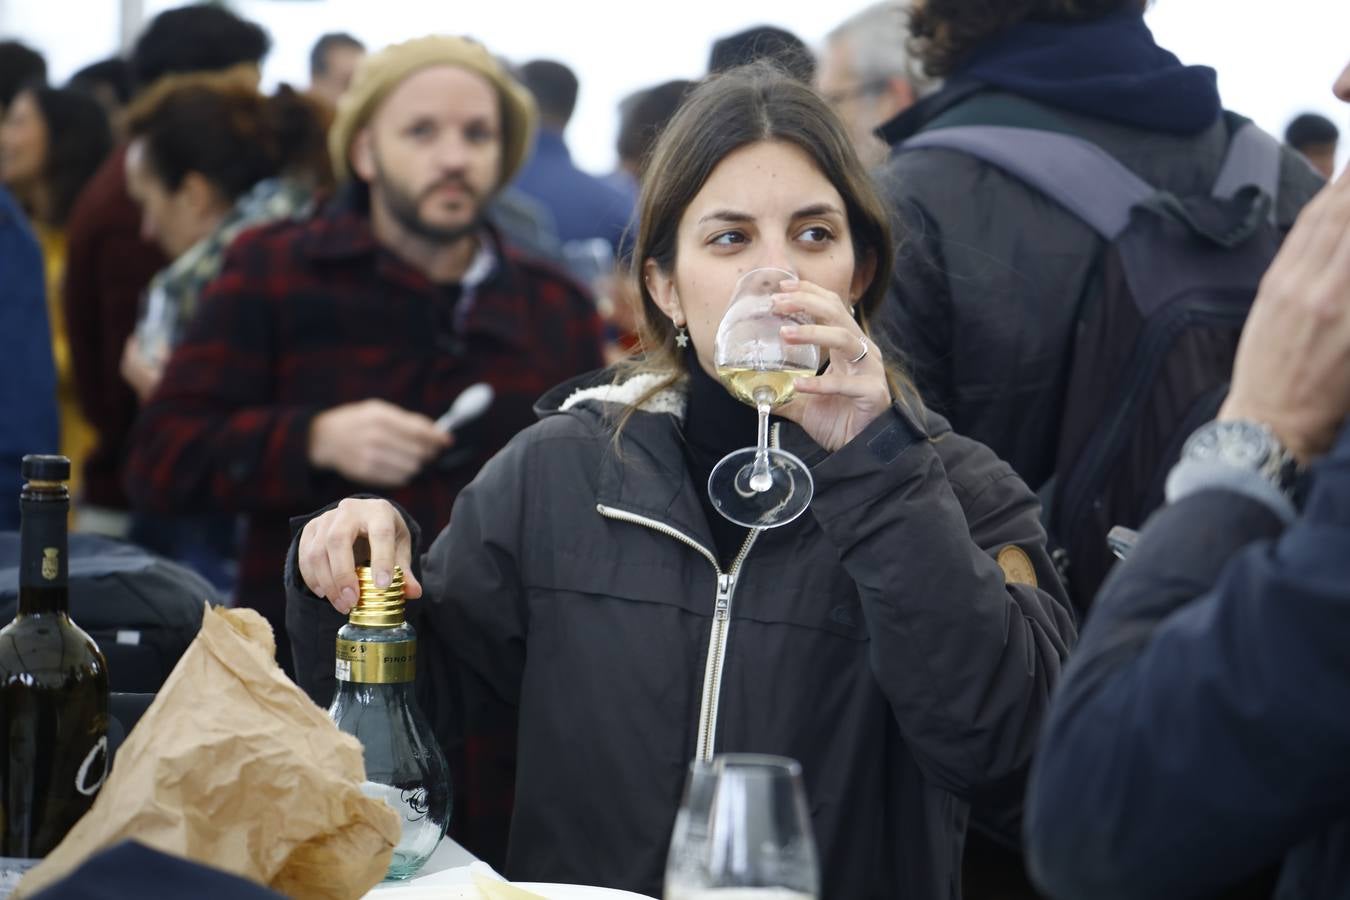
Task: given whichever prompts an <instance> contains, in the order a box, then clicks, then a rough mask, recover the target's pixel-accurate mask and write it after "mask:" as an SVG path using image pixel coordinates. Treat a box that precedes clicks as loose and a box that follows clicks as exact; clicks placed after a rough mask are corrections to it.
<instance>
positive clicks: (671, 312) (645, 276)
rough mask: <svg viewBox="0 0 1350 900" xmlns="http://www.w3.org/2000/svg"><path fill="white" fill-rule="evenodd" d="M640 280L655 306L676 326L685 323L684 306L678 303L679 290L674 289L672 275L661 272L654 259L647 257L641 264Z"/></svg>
mask: <svg viewBox="0 0 1350 900" xmlns="http://www.w3.org/2000/svg"><path fill="white" fill-rule="evenodd" d="M642 282H643V284H645V285H646V286H647V293H649V294H651V295H652V299H653V300H655V301H656V305H657V307H658V308H659V309H660V310H661V312H663V313H665V314H666V316H667V317H668V318H669V319H670V321H672V322H674V323H675V327H676V328H678V327H680V326H681V325H683V324H685V318H684V307H683V306H682V305H681V304H680V292H679V291H678V290H676V289H675V276H674V275H667V274H666V273H665V272H662V271H661V267H660V266H659V265H657V264H656V260H654V259H649V260H647V261H646V262H644V263H643V264H642Z"/></svg>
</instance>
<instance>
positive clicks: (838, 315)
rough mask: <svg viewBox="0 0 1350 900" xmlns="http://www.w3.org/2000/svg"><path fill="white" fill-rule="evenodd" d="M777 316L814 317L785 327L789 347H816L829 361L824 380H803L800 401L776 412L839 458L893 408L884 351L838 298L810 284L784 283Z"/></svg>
mask: <svg viewBox="0 0 1350 900" xmlns="http://www.w3.org/2000/svg"><path fill="white" fill-rule="evenodd" d="M774 312H775V313H779V314H781V315H792V314H795V313H804V314H805V315H807V316H810V317H811V319H812V320H814V324H812V325H788V326H784V327H783V330H782V334H783V341H784V342H785V343H788V344H815V345H816V346H818V347H820V350H821V352H822V353H825V354H828V357H829V366H828V367H827V368H826V369H825V371H824V373H823V374H821V375H817V376H816V377H814V378H798V379H797V396H796V397H794V398H793V399H792V400H791V401H790V402H788V403H786V404H784V405H783V406H781V407H779V408H778V409H777V410H776V412H777V414H778V415H780V416H782V417H783V418H785V419H790V420H791V421H793V422H796V423H797V424H798V425H800V426H801V427H802V429H803V430H804V431H805V432H806V433H807V434H809V435H810V436H811V439H812V440H814V441H815V442H816V443H817V444H819V445H820V446H822V447H824V448H825V449H826V450H829V451H830V452H831V453H833V452H834V451H836V450H838V449H839V448H840V447H842V446H844V445H845V444H847V443H848V442H849V441H851V440H853V439H854V438H855V437H857V436H858V435H859V434H861V433H862V431H863V429H865V428H866V427H867V426H868V425H869V424H871V422H872V420H873V419H875V418H876V417H877V416H879V415H881V414H882V413H883V412H885V411H886V410H887V408H889V407H890V405H891V389H890V385H889V384H888V383H887V381H886V367H885V365H884V364H883V362H882V359H881V351H880V350H879V349H878V348H877V346H876V344H874V343H872V341H871V340H869V339H868V338H867V337H866V336H864V335H863V332H862V328H861V326H859V325H858V323H857V322H856V321H854V319H853V316H852V313H851V311H850V309H849V306H848V304H847V303H845V302H844V301H843V300H842V299H841V298H840V297H839V295H838V294H835V293H833V292H832V291H827V290H825V289H824V288H823V287H820V286H819V285H817V284H812V283H811V282H809V281H797V282H793V281H784V282H783V283H782V285H781V288H780V292H779V293H778V294H775V295H774ZM864 350H866V352H865V353H864ZM860 354H861V356H862V358H861V359H859V358H858V357H859V355H860Z"/></svg>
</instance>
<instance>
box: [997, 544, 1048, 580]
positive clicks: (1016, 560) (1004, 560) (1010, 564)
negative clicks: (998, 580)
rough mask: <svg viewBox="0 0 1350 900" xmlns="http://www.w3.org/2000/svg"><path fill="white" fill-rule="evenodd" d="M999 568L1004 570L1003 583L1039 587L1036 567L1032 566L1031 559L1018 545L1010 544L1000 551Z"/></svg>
mask: <svg viewBox="0 0 1350 900" xmlns="http://www.w3.org/2000/svg"><path fill="white" fill-rule="evenodd" d="M997 559H998V567H999V568H1000V569H1002V570H1003V581H1004V583H1005V584H1027V585H1031V586H1032V587H1037V586H1038V582H1037V581H1036V567H1035V566H1033V565H1032V564H1031V557H1030V556H1027V552H1026V551H1025V550H1023V549H1022V548H1021V547H1018V546H1017V545H1016V544H1009V545H1008V546H1006V547H1004V548H1003V549H1002V550H1000V551H998V557H997Z"/></svg>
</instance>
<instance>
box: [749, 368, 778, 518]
mask: <svg viewBox="0 0 1350 900" xmlns="http://www.w3.org/2000/svg"><path fill="white" fill-rule="evenodd" d="M755 401H756V402H755V408H756V409H757V410H759V439H758V441H757V442H756V445H755V462H754V468H753V469H751V471H750V488H751V490H753V491H756V492H757V493H760V494H762V493H764V492H765V491H767V490H768V489H769V488H771V487H773V475H771V474H770V473H769V404H768V403H767V402H766V400H765V398H763V397H761V396H760V395H759V392H756V394H755Z"/></svg>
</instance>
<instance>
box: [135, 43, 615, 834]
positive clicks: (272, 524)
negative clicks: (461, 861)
mask: <svg viewBox="0 0 1350 900" xmlns="http://www.w3.org/2000/svg"><path fill="white" fill-rule="evenodd" d="M535 118H536V115H535V108H534V104H533V101H532V100H531V99H530V96H529V94H528V93H527V92H526V91H525V89H524V88H523V87H521V86H520V85H519V84H518V83H517V82H516V81H515V80H513V79H512V78H511V76H510V75H509V74H508V73H507V72H506V71H505V70H504V69H503V68H502V67H501V66H500V65H499V64H498V62H497V61H496V59H495V58H494V57H493V56H492V54H491V53H489V52H488V51H487V49H485V48H484V47H483V46H481V45H480V44H477V43H475V42H473V41H470V40H466V39H464V38H457V37H424V38H419V39H416V40H411V41H407V42H405V43H402V44H397V45H394V46H391V47H389V48H387V49H385V50H383V51H381V52H379V53H376V54H373V55H372V56H369V57H367V58H366V59H365V60H364V61H363V62H362V64H361V65H360V67H359V68H358V69H357V72H356V75H355V77H354V79H353V82H352V85H351V88H350V90H349V91H348V92H347V93H346V94H345V95H344V96H343V98H342V100H341V102H340V104H339V106H338V110H337V116H336V118H335V120H334V122H333V125H332V128H331V131H330V135H329V138H330V139H329V149H330V152H331V154H332V162H333V165H334V167H335V170H336V172H337V176H338V180H339V182H340V189H339V192H338V195H337V197H336V198H335V200H334V201H333V202H332V203H330V204H329V205H328V207H326V208H325V209H324V210H323V211H322V212H320V213H319V214H317V215H316V216H315V217H314V218H313V219H312V220H310V221H307V222H300V223H296V222H288V223H280V224H275V225H270V226H267V227H264V228H261V229H258V230H256V231H252V232H246V233H245V234H244V235H243V236H241V237H240V238H239V239H237V240H236V242H235V243H234V245H233V246H232V247H231V249H230V251H229V254H228V256H227V257H226V261H225V265H224V268H223V270H222V272H221V274H220V277H219V278H218V279H217V280H216V281H215V282H214V283H213V284H212V286H211V287H209V288H208V289H207V290H206V292H205V293H204V295H203V297H202V300H201V306H200V309H199V311H198V313H197V316H196V318H195V319H194V320H193V322H192V324H191V326H190V327H189V330H188V333H187V335H186V337H185V339H184V341H183V343H182V344H181V345H180V346H179V348H178V349H177V350H176V352H175V353H174V354H173V356H172V358H171V359H170V361H169V363H168V366H167V369H166V372H165V376H164V379H163V381H162V383H161V385H160V387H159V389H158V391H157V392H156V393H155V394H154V395H153V396H152V397H151V398H150V400H149V401H148V403H147V405H146V407H145V409H144V411H143V413H142V416H141V419H140V421H139V423H138V427H137V431H136V434H135V438H134V441H133V444H134V446H133V452H132V458H131V462H130V469H131V477H130V479H129V487H130V489H131V491H132V492H133V494H134V499H135V500H136V501H137V502H139V503H142V504H144V505H146V506H147V507H151V508H158V509H161V510H164V511H166V512H168V511H175V510H182V511H186V510H193V509H203V508H215V509H229V510H238V511H240V512H243V513H244V514H245V516H246V518H247V525H248V527H247V534H246V536H245V549H244V555H243V558H242V559H241V561H240V563H241V564H240V573H239V585H240V588H239V592H238V597H237V602H239V603H241V604H243V605H247V606H251V607H254V608H256V609H258V610H259V611H260V612H262V613H263V614H264V615H266V616H267V618H268V620H269V621H270V622H271V623H272V625H273V628H274V630H275V631H276V633H277V636H278V650H279V657H280V658H281V659H282V661H283V663H284V664H287V665H289V660H290V653H289V649H290V647H289V644H288V642H287V640H286V634H285V629H284V624H285V618H286V616H285V610H284V603H285V600H284V598H285V594H284V591H283V590H282V582H281V579H280V577H279V573H280V572H281V571H282V567H283V564H284V562H285V556H286V550H287V547H288V546H289V544H290V527H289V524H288V521H289V518H290V517H291V516H294V515H299V514H301V513H310V512H312V511H313V510H315V509H317V508H320V507H323V506H324V505H326V504H330V503H334V502H336V501H338V500H339V499H340V498H342V497H346V496H349V495H351V494H355V493H363V492H364V493H371V492H378V493H379V494H381V495H382V496H385V497H388V498H390V499H392V500H394V501H396V502H397V503H399V504H401V505H402V506H403V507H404V508H405V509H406V510H407V511H408V512H409V513H410V514H411V515H412V516H413V517H414V518H415V519H416V520H417V522H418V524H419V525H420V526H421V528H422V530H423V531H424V532H425V533H427V534H437V533H439V532H440V531H441V529H442V528H444V527H445V524H446V522H447V521H448V520H449V517H450V509H451V504H452V503H453V502H454V499H455V496H456V494H458V492H459V490H460V488H462V487H463V486H464V485H465V484H467V483H468V481H469V480H470V479H472V478H473V476H474V474H475V473H476V472H477V470H478V468H479V466H481V465H482V463H484V462H485V461H486V460H487V459H488V458H489V457H490V456H492V454H494V453H495V452H496V451H497V450H498V449H500V448H501V447H502V446H503V445H504V444H505V443H506V442H507V441H508V440H509V439H510V438H511V436H512V435H513V434H515V433H516V432H517V431H519V430H520V429H521V428H523V427H524V426H526V425H528V424H530V423H531V422H532V421H533V419H534V415H533V412H532V407H533V403H534V401H535V399H536V398H537V397H538V396H539V395H540V394H542V393H543V392H544V391H545V390H546V389H547V388H549V387H551V386H553V385H554V384H556V383H558V382H560V381H562V380H564V379H566V378H569V377H571V376H573V375H576V374H579V373H582V372H585V371H587V370H589V369H593V368H598V367H599V366H600V365H601V364H602V362H601V325H600V321H599V319H598V317H597V316H596V313H595V309H594V305H593V303H592V301H591V299H590V298H589V297H587V296H586V295H585V294H584V293H583V292H582V290H581V289H580V288H578V287H577V286H576V285H574V284H573V283H572V282H571V281H569V280H567V279H566V278H565V277H564V276H562V275H560V274H557V273H556V272H555V271H554V270H553V269H552V268H550V267H548V266H546V265H544V264H541V263H537V262H535V261H533V260H531V259H529V258H526V257H524V256H521V255H520V254H518V253H517V252H516V251H515V250H513V249H512V248H511V247H510V246H508V245H507V244H506V243H505V242H504V241H503V240H502V238H501V236H500V234H499V232H498V231H497V230H496V229H495V228H494V227H493V226H492V225H491V224H489V223H488V222H487V221H486V220H485V218H484V209H485V206H486V205H487V204H488V203H489V202H490V201H491V199H492V198H493V196H494V195H495V194H496V193H497V191H498V190H499V189H500V188H501V187H502V186H503V185H504V184H505V183H506V182H507V181H509V180H510V178H511V176H512V175H513V174H514V173H515V172H516V171H517V170H518V169H519V168H520V165H521V163H522V162H523V160H524V157H525V154H526V148H527V147H529V146H530V139H531V137H532V134H533V131H534V127H535ZM478 382H486V383H487V384H489V385H491V387H492V388H493V392H494V395H495V399H494V400H493V401H492V404H491V406H490V408H489V409H488V410H487V412H486V413H485V414H484V415H481V416H479V417H478V418H476V419H473V420H472V421H469V422H467V423H465V424H463V425H462V426H460V427H458V428H457V429H456V430H455V431H454V432H453V433H449V434H448V433H446V432H444V431H442V430H441V429H440V428H438V427H437V425H436V424H435V420H436V419H437V417H438V416H440V415H441V414H442V413H444V412H446V411H447V409H448V408H449V407H450V405H451V403H452V402H453V401H454V400H455V398H456V397H457V396H459V394H460V393H461V392H462V391H464V390H465V389H466V388H468V387H469V386H470V385H474V384H476V383H478ZM329 612H331V608H329ZM334 616H336V614H334ZM340 624H341V617H337V621H334V620H332V619H325V620H323V621H322V622H318V623H317V624H316V623H314V622H310V621H306V623H305V627H304V628H302V629H300V631H301V632H302V633H292V635H291V641H292V642H293V643H294V646H295V647H296V654H295V659H296V661H297V663H299V665H300V668H301V670H299V671H295V675H296V679H297V681H298V682H299V683H300V684H301V686H303V687H304V688H305V689H306V690H307V691H309V693H310V695H311V696H312V697H313V698H314V700H315V701H316V702H318V703H320V704H321V705H325V706H326V705H327V704H328V702H329V700H330V699H331V697H332V686H333V662H332V659H333V658H332V647H333V638H334V635H335V633H336V629H337V627H338V626H339V625H340ZM310 626H313V627H310ZM307 661H309V662H307ZM310 663H312V665H311V664H310ZM306 668H307V669H308V670H305V669H306ZM473 687H474V686H473V685H472V684H470V683H468V682H467V680H464V681H462V682H461V683H460V684H459V686H458V687H457V688H456V690H458V691H460V692H462V693H463V694H464V700H463V702H462V703H461V704H459V709H460V710H461V711H462V712H463V714H464V717H465V719H466V721H465V722H436V723H433V724H434V725H435V727H436V729H437V733H438V735H439V736H440V737H441V739H442V743H443V744H445V745H446V746H445V749H446V750H447V753H448V755H449V756H450V759H451V765H452V769H453V770H454V771H453V774H454V776H455V778H456V788H457V810H456V816H455V819H454V821H455V823H456V829H457V834H458V836H459V837H460V839H461V840H463V841H464V842H465V843H466V844H467V845H468V846H469V847H470V848H471V849H472V850H474V852H476V853H478V854H479V855H480V856H484V857H486V858H488V859H489V860H490V861H493V858H494V856H495V857H496V859H497V860H500V856H499V855H498V854H499V853H500V852H501V850H502V848H504V846H505V821H506V816H507V815H509V810H510V794H509V785H506V784H500V783H497V782H496V781H494V779H500V778H502V777H503V773H505V774H506V776H507V777H509V773H510V772H511V771H512V769H513V766H512V765H511V763H510V760H509V759H504V758H502V757H501V756H500V755H498V749H499V748H500V749H501V752H502V753H506V752H508V750H509V748H511V747H513V746H514V741H513V735H511V734H510V733H509V732H510V729H511V727H513V716H512V715H510V713H509V711H505V710H502V709H501V708H499V707H493V706H492V705H491V702H490V701H487V700H483V701H482V703H479V700H478V699H476V697H477V694H476V692H475V691H474V689H473ZM485 721H491V722H495V723H498V724H497V725H493V726H491V729H493V730H496V733H495V734H492V733H489V730H490V729H489V728H488V726H484V725H482V723H483V722H485ZM466 731H467V733H466ZM466 756H467V757H468V759H469V761H470V764H471V765H472V766H474V768H473V770H472V771H468V772H466V771H465V757H466ZM484 770H490V771H484Z"/></svg>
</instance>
